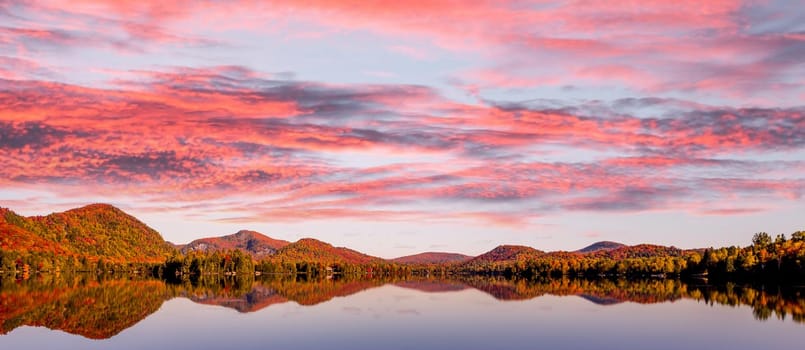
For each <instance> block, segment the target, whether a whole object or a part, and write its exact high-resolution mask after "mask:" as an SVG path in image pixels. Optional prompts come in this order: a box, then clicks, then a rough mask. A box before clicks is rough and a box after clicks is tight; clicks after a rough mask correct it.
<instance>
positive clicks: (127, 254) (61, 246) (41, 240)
mask: <svg viewBox="0 0 805 350" xmlns="http://www.w3.org/2000/svg"><path fill="white" fill-rule="evenodd" d="M0 249H3V250H6V251H16V252H20V253H23V254H30V253H31V252H46V253H53V254H56V255H69V256H77V257H88V258H93V257H104V258H106V259H109V260H111V261H118V262H161V261H163V260H164V259H165V257H166V256H167V255H169V254H170V253H171V252H173V251H174V248H173V247H172V246H171V245H170V244H168V243H167V242H165V240H164V239H163V238H162V236H161V235H160V234H159V232H157V231H155V230H154V229H152V228H150V227H148V226H147V225H146V224H144V223H142V222H141V221H139V220H137V219H136V218H135V217H133V216H131V215H128V214H126V213H125V212H123V211H122V210H120V209H118V208H115V207H113V206H111V205H108V204H92V205H88V206H85V207H81V208H77V209H71V210H68V211H65V212H62V213H53V214H50V215H47V216H32V217H24V216H20V215H17V214H16V213H14V212H13V211H11V210H8V209H2V210H0Z"/></svg>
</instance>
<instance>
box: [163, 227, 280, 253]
mask: <svg viewBox="0 0 805 350" xmlns="http://www.w3.org/2000/svg"><path fill="white" fill-rule="evenodd" d="M288 244H290V242H288V241H283V240H280V239H273V238H271V237H268V236H266V235H264V234H262V233H260V232H255V231H248V230H241V231H238V232H237V233H234V234H231V235H228V236H222V237H208V238H201V239H197V240H195V241H192V242H190V243H188V244H186V245H176V247H177V248H178V249H180V250H181V251H182V253H188V252H214V251H220V250H230V249H240V250H242V251H244V252H247V253H249V254H250V255H251V256H252V257H253V258H255V259H260V258H263V257H266V256H269V255H273V254H274V253H276V252H277V250H279V249H280V248H282V247H285V246H287V245H288Z"/></svg>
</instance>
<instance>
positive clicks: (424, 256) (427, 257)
mask: <svg viewBox="0 0 805 350" xmlns="http://www.w3.org/2000/svg"><path fill="white" fill-rule="evenodd" d="M470 259H472V257H471V256H468V255H464V254H458V253H442V252H426V253H419V254H414V255H407V256H401V257H399V258H395V259H391V262H395V263H398V264H447V263H459V262H464V261H467V260H470Z"/></svg>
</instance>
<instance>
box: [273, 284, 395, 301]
mask: <svg viewBox="0 0 805 350" xmlns="http://www.w3.org/2000/svg"><path fill="white" fill-rule="evenodd" d="M383 284H385V281H383V280H381V279H357V280H343V279H340V280H339V279H321V280H313V281H306V282H297V281H294V280H287V279H279V280H274V281H270V282H267V285H268V286H270V288H272V289H274V290H276V291H277V293H278V294H280V295H282V296H283V297H285V298H287V299H289V300H292V301H295V302H296V303H298V304H299V305H306V306H309V305H316V304H319V303H323V302H326V301H329V300H330V299H332V298H335V297H344V296H348V295H352V294H355V293H358V292H361V291H364V290H367V289H370V288H375V287H380V286H382V285H383Z"/></svg>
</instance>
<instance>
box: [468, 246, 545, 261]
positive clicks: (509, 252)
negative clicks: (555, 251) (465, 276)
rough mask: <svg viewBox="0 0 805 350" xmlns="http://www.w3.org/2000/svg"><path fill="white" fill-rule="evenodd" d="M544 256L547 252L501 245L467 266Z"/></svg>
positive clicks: (479, 256)
mask: <svg viewBox="0 0 805 350" xmlns="http://www.w3.org/2000/svg"><path fill="white" fill-rule="evenodd" d="M543 254H545V252H543V251H541V250H537V249H534V248H531V247H527V246H523V245H500V246H497V247H495V249H492V250H490V251H488V252H486V253H484V254H481V255H478V256H476V257H474V258H472V259H471V260H469V261H467V264H482V263H490V262H504V261H512V260H517V259H518V258H521V257H535V256H540V255H543Z"/></svg>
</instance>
